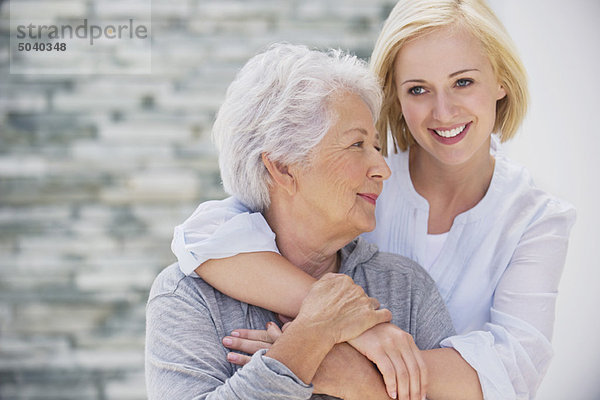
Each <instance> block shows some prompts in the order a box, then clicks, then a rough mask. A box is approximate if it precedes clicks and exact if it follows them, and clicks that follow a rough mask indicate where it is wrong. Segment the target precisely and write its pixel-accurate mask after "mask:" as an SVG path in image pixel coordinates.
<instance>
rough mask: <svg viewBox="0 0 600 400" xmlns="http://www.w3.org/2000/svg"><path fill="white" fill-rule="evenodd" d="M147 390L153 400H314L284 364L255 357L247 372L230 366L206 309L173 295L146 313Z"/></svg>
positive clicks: (156, 300)
mask: <svg viewBox="0 0 600 400" xmlns="http://www.w3.org/2000/svg"><path fill="white" fill-rule="evenodd" d="M146 316H147V322H146V386H147V392H148V398H149V399H161V400H168V399H221V400H229V399H231V400H234V399H245V400H246V399H247V400H253V399H256V400H259V399H266V400H268V399H282V398H285V399H298V400H299V399H308V398H310V396H311V394H312V386H309V385H306V384H304V383H303V382H302V381H301V380H300V379H298V378H297V377H296V376H295V375H294V374H293V373H292V372H291V371H290V370H289V369H288V368H287V367H286V366H285V365H284V364H282V363H280V362H279V361H277V360H274V359H272V358H269V357H266V356H265V355H264V353H265V352H266V350H263V351H259V352H257V353H255V354H254V356H253V357H252V359H251V361H250V362H249V363H248V364H246V365H245V366H244V367H243V368H241V369H238V370H237V371H235V370H234V367H233V366H232V365H231V364H229V363H228V362H227V361H226V350H225V348H224V347H223V346H222V345H221V337H219V335H218V332H217V329H216V327H215V322H214V321H213V320H212V316H211V314H210V312H209V310H208V309H207V308H206V306H205V305H203V304H199V303H197V302H191V301H189V300H187V299H184V298H182V297H180V296H177V295H173V294H166V295H160V296H156V297H154V298H152V299H151V300H150V302H149V303H148V306H147V310H146Z"/></svg>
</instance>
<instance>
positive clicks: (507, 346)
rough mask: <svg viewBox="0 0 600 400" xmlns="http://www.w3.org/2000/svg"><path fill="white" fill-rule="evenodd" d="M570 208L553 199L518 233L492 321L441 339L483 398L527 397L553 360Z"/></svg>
mask: <svg viewBox="0 0 600 400" xmlns="http://www.w3.org/2000/svg"><path fill="white" fill-rule="evenodd" d="M574 221H575V211H574V209H573V208H572V207H571V206H569V205H566V204H561V203H560V202H552V203H551V204H550V205H549V206H548V207H547V208H546V209H545V210H544V212H543V213H542V215H540V216H538V218H537V219H536V220H535V221H534V222H533V223H531V224H530V226H529V228H528V229H527V231H526V232H525V233H524V235H523V236H522V237H521V240H520V241H519V244H518V246H517V248H516V249H515V251H514V253H513V256H512V258H511V260H510V263H509V265H508V267H507V269H506V270H505V272H504V274H503V275H502V277H501V279H500V282H499V283H498V285H497V287H496V291H495V294H494V298H493V304H492V307H491V309H490V320H489V322H488V323H486V324H485V325H484V326H483V329H482V330H481V331H473V332H469V333H467V334H464V335H459V336H453V337H450V338H448V339H446V340H444V341H443V342H442V346H444V347H454V348H455V349H456V350H457V351H459V352H460V353H461V355H462V356H463V358H464V359H465V360H466V361H467V362H469V364H471V366H472V367H473V368H475V370H477V373H478V374H479V379H480V382H481V386H482V389H483V392H484V397H485V398H486V399H529V398H533V397H534V396H535V392H536V391H537V388H538V386H539V384H540V382H541V380H542V378H543V376H544V374H545V373H546V370H547V369H548V366H549V363H550V360H551V358H552V355H553V352H552V345H551V343H550V341H551V339H552V329H553V325H554V317H555V304H556V296H557V292H558V284H559V280H560V276H561V273H562V270H563V266H564V263H565V259H566V254H567V243H568V237H569V233H570V230H571V227H572V226H573V223H574Z"/></svg>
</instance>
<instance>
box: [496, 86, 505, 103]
mask: <svg viewBox="0 0 600 400" xmlns="http://www.w3.org/2000/svg"><path fill="white" fill-rule="evenodd" d="M505 97H506V90H505V89H504V86H502V84H501V83H498V94H497V95H496V101H498V100H500V99H503V98H505Z"/></svg>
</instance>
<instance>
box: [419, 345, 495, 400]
mask: <svg viewBox="0 0 600 400" xmlns="http://www.w3.org/2000/svg"><path fill="white" fill-rule="evenodd" d="M421 354H422V356H423V359H424V361H425V364H426V365H427V372H428V380H427V381H428V385H427V398H428V399H431V400H445V399H448V400H451V399H483V394H482V392H481V385H480V384H479V377H478V376H477V372H476V371H475V370H474V369H473V368H472V367H471V366H470V365H469V364H468V363H467V362H466V361H465V360H464V359H463V358H462V357H461V356H460V354H459V353H458V352H457V351H456V350H454V349H452V348H443V349H433V350H424V351H422V352H421Z"/></svg>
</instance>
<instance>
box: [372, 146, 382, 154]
mask: <svg viewBox="0 0 600 400" xmlns="http://www.w3.org/2000/svg"><path fill="white" fill-rule="evenodd" d="M373 147H375V150H377V152H379V153H381V146H373Z"/></svg>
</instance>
